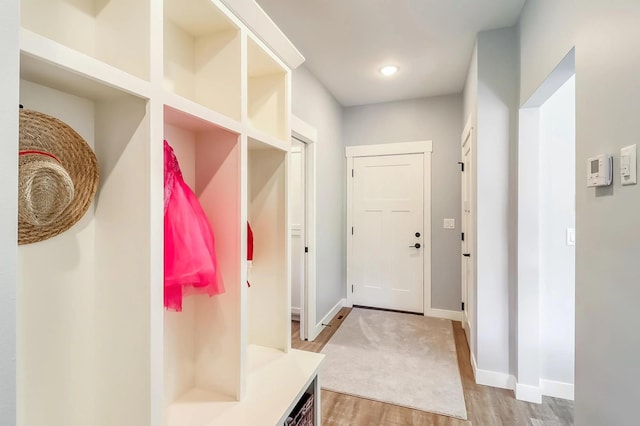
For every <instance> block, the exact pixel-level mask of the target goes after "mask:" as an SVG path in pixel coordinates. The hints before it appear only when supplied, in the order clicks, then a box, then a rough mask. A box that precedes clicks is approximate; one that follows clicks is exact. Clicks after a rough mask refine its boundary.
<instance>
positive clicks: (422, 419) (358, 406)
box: [291, 308, 573, 426]
mask: <svg viewBox="0 0 640 426" xmlns="http://www.w3.org/2000/svg"><path fill="white" fill-rule="evenodd" d="M350 311H351V309H349V308H343V309H342V310H341V311H340V313H339V314H338V315H336V318H335V319H334V320H333V321H332V322H331V323H330V325H331V327H326V328H325V330H323V332H322V333H321V334H320V335H319V336H318V338H317V339H316V340H315V341H314V342H307V341H300V323H299V322H296V321H294V322H292V324H291V336H292V338H291V345H292V346H293V347H294V348H296V349H302V350H307V351H313V352H320V351H321V350H322V348H323V347H324V345H325V344H326V343H327V342H328V341H329V339H330V338H331V336H333V333H335V332H336V330H337V329H338V328H339V327H340V324H342V322H343V321H344V319H345V318H346V317H347V315H349V312H350ZM340 317H342V318H341V319H339V318H340ZM453 331H454V336H455V340H456V349H457V351H458V366H459V367H460V375H461V376H462V387H463V388H464V399H465V402H466V404H467V415H468V417H469V420H468V421H466V420H459V419H454V418H451V417H446V416H441V415H437V414H431V413H426V412H424V411H418V410H412V409H410V408H404V407H399V406H396V405H391V404H385V403H382V402H376V401H371V400H368V399H363V398H357V397H353V396H349V395H344V394H340V393H336V392H330V391H326V390H323V391H322V424H323V425H352V426H360V425H362V426H376V425H380V426H382V425H384V426H401V425H402V426H405V425H421V426H423V425H424V426H430V425H434V426H469V425H473V426H520V425H522V426H568V425H573V402H571V401H565V400H562V399H556V398H547V397H544V398H543V402H542V404H540V405H538V404H529V403H526V402H522V401H517V400H516V399H515V398H514V396H513V392H512V391H509V390H505V389H496V388H492V387H488V386H481V385H477V384H476V383H475V380H474V378H473V371H472V369H471V363H470V361H469V347H468V346H467V341H466V339H465V336H464V330H463V329H462V325H461V324H460V323H459V322H455V321H454V322H453Z"/></svg>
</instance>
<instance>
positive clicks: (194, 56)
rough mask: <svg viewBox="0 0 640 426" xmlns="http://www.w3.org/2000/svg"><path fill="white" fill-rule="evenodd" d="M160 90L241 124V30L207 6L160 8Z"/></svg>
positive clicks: (191, 1) (178, 2) (180, 1)
mask: <svg viewBox="0 0 640 426" xmlns="http://www.w3.org/2000/svg"><path fill="white" fill-rule="evenodd" d="M164 12H165V14H164V16H165V19H164V88H165V89H166V90H167V91H170V92H173V93H176V94H178V95H180V96H183V97H185V98H188V99H191V100H192V101H194V102H197V103H199V104H201V105H203V106H205V107H207V108H209V109H212V110H214V111H217V112H219V113H221V114H224V115H226V116H228V117H230V118H233V119H235V120H240V110H241V107H240V105H241V94H240V79H241V77H240V75H241V73H240V62H241V34H240V28H239V27H238V25H236V24H235V23H234V22H233V20H232V19H231V18H230V17H229V16H228V15H226V14H225V13H223V12H222V11H221V10H220V9H218V8H217V7H216V5H215V4H214V3H213V2H212V1H211V0H187V1H185V0H166V1H165V2H164Z"/></svg>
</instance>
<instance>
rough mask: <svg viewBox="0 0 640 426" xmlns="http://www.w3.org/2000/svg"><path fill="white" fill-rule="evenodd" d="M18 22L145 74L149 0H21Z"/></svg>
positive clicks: (27, 27) (107, 60)
mask: <svg viewBox="0 0 640 426" xmlns="http://www.w3.org/2000/svg"><path fill="white" fill-rule="evenodd" d="M20 7H21V9H20V15H21V24H22V27H24V28H26V29H27V30H30V31H32V32H34V33H37V34H40V35H41V36H43V37H45V38H47V39H50V40H53V41H55V42H58V43H60V44H62V45H65V46H67V47H70V48H72V49H74V50H77V51H79V52H82V53H84V54H86V55H89V56H92V57H94V58H96V59H98V60H100V61H102V62H105V63H107V64H109V65H112V66H114V67H116V68H120V69H121V70H123V71H126V72H128V73H130V74H133V75H135V76H137V77H140V78H142V79H145V80H148V79H149V61H150V59H149V57H150V48H149V46H150V25H149V21H150V11H149V9H150V0H147V1H130V0H21V1H20Z"/></svg>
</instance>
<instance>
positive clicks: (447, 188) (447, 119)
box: [343, 95, 463, 311]
mask: <svg viewBox="0 0 640 426" xmlns="http://www.w3.org/2000/svg"><path fill="white" fill-rule="evenodd" d="M462 109H463V107H462V95H453V96H438V97H432V98H424V99H414V100H407V101H400V102H387V103H381V104H374V105H365V106H356V107H349V108H345V109H344V113H345V114H344V132H343V140H344V142H345V145H347V146H353V145H374V144H382V143H394V142H410V141H419V140H432V141H433V155H432V168H431V176H432V182H433V183H432V186H431V205H432V207H431V209H432V225H431V238H432V242H431V248H432V257H431V264H432V271H431V305H432V308H437V309H447V310H452V311H459V310H460V301H461V300H462V299H461V294H460V286H461V283H460V269H461V266H460V256H461V254H460V249H461V246H460V169H459V166H458V164H457V162H458V161H460V155H461V148H460V137H461V134H462ZM343 186H344V184H343ZM444 218H455V220H456V229H455V230H448V229H443V226H442V225H443V223H442V220H443V219H444Z"/></svg>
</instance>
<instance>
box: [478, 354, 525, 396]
mask: <svg viewBox="0 0 640 426" xmlns="http://www.w3.org/2000/svg"><path fill="white" fill-rule="evenodd" d="M474 364H475V359H474ZM474 370H475V375H476V383H477V384H479V385H484V386H491V387H494V388H500V389H510V390H514V389H515V387H516V378H515V377H514V376H512V375H511V374H507V373H500V372H497V371H491V370H482V369H480V368H478V367H477V365H476V366H475V368H474Z"/></svg>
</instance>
